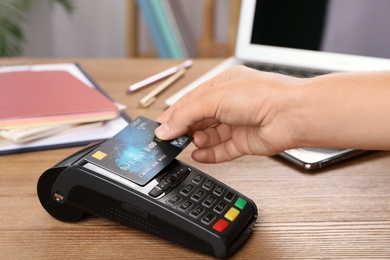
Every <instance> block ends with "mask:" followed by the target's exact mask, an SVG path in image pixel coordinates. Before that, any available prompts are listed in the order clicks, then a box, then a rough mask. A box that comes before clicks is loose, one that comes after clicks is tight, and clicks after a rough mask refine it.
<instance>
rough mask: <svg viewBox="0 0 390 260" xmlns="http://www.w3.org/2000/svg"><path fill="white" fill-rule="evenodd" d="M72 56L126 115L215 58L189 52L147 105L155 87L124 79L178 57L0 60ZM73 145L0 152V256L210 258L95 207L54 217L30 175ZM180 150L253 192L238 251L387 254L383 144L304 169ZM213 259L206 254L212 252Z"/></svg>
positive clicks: (389, 168)
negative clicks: (218, 159)
mask: <svg viewBox="0 0 390 260" xmlns="http://www.w3.org/2000/svg"><path fill="white" fill-rule="evenodd" d="M64 61H65V62H67V61H77V62H79V63H80V65H81V66H82V67H83V68H84V69H85V70H86V71H87V72H88V73H89V74H90V76H91V77H92V78H93V79H94V80H95V81H96V82H97V83H98V84H99V85H100V86H101V87H102V88H103V89H105V90H106V91H107V92H108V93H109V94H110V95H111V97H112V98H114V99H115V100H116V101H117V102H120V103H122V104H125V105H127V106H128V108H127V112H128V114H129V115H130V116H131V117H133V118H134V117H136V116H138V115H144V116H148V117H150V118H152V119H154V118H156V117H157V116H158V115H159V114H160V113H161V112H162V111H163V110H164V109H165V105H164V103H163V101H164V99H165V98H166V97H169V96H170V95H171V94H173V93H174V92H176V91H177V90H178V89H179V88H180V87H183V86H184V85H186V84H187V83H189V82H191V81H192V80H194V79H195V78H197V77H198V76H200V75H201V74H202V73H203V72H206V71H207V70H208V69H210V68H211V67H213V66H215V65H216V64H218V62H220V61H221V60H196V61H195V65H194V67H193V68H191V69H190V70H189V71H188V73H187V74H186V75H185V76H184V77H183V78H182V79H181V80H180V81H178V82H177V83H175V84H174V86H172V87H171V88H169V89H168V90H167V91H166V92H164V93H163V94H162V95H161V96H160V97H159V98H158V100H157V101H156V102H155V103H154V104H152V105H151V106H150V107H149V108H147V109H145V108H140V107H139V106H138V101H139V100H140V99H141V98H142V97H143V96H144V95H145V94H147V93H148V92H149V91H151V90H152V89H153V88H154V87H156V86H157V84H156V85H154V86H150V87H148V88H146V89H143V90H140V91H139V92H135V93H133V94H126V93H125V91H126V88H127V86H128V85H130V84H131V83H134V82H137V81H139V80H141V79H143V78H145V77H147V76H150V75H152V74H154V73H157V72H159V71H162V70H163V69H166V68H168V67H171V66H173V65H176V64H178V63H180V61H174V60H154V59H126V60H99V59H90V60H88V59H86V60H85V59H80V60H36V59H35V60H30V59H17V60H0V65H5V64H20V63H47V62H64ZM78 149H79V147H75V148H67V149H56V150H51V151H40V152H33V153H26V154H19V155H7V156H1V157H0V259H58V258H61V259H76V258H80V259H183V258H191V259H208V258H210V257H208V256H206V255H204V254H201V253H199V252H196V251H193V250H190V249H188V248H185V247H182V246H180V245H177V244H173V243H171V242H168V241H165V240H163V239H160V238H158V237H155V236H153V235H149V234H146V233H143V232H140V231H137V230H135V229H131V228H127V227H124V226H120V225H118V224H116V223H113V222H110V221H107V220H105V219H102V218H98V217H89V218H86V219H84V220H83V221H80V222H78V223H64V222H60V221H58V220H56V219H54V218H52V217H51V216H49V215H48V214H47V213H46V211H45V210H44V209H43V208H42V207H41V205H40V203H39V201H38V198H37V195H36V183H37V180H38V178H39V176H40V175H41V174H42V172H43V171H45V170H46V169H47V168H49V167H51V166H53V165H54V164H56V163H57V162H58V161H60V160H61V159H63V158H64V157H66V156H68V155H70V154H71V153H73V152H75V151H77V150H78ZM193 149H194V147H193V145H190V146H189V147H188V148H187V149H186V150H185V151H184V152H183V153H182V154H180V155H179V157H178V158H179V159H180V160H182V161H184V162H186V163H188V164H190V165H193V166H194V167H196V168H198V169H200V170H202V171H204V172H206V173H208V174H210V175H212V176H214V177H216V178H217V179H219V180H221V181H222V182H224V183H226V184H227V185H230V186H231V187H233V188H235V189H237V190H238V191H240V192H242V193H244V194H245V195H247V196H248V197H250V198H252V199H253V200H254V201H255V203H256V204H257V206H258V209H259V219H258V221H257V223H256V226H255V228H254V232H253V234H252V236H251V237H250V239H249V240H248V242H247V243H246V244H245V245H244V246H243V247H242V248H241V250H239V251H238V252H237V253H236V254H235V255H234V258H236V259H369V258H377V259H388V258H390V247H389V245H390V152H374V153H371V154H368V155H365V156H362V157H359V158H356V159H354V160H351V161H348V162H346V163H342V164H339V165H337V166H334V167H331V168H328V169H326V170H323V171H320V172H315V173H306V172H303V171H301V170H298V169H296V168H294V167H292V166H290V165H289V164H287V163H285V162H284V161H282V160H280V159H279V158H277V157H256V156H247V157H243V158H240V159H238V160H235V161H233V162H228V163H223V164H217V165H213V164H200V163H196V162H194V161H193V160H192V159H191V150H193ZM210 259H211V258H210Z"/></svg>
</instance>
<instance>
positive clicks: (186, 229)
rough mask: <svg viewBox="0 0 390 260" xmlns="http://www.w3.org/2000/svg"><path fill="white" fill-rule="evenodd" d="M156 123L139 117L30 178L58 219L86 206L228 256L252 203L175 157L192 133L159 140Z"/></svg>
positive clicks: (243, 234) (250, 217) (75, 215)
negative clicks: (112, 133)
mask: <svg viewBox="0 0 390 260" xmlns="http://www.w3.org/2000/svg"><path fill="white" fill-rule="evenodd" d="M158 125H159V124H158V123H157V122H155V121H152V120H150V119H147V118H145V117H138V118H136V119H135V120H133V121H132V122H130V123H129V125H128V126H127V127H125V128H124V129H123V130H122V131H120V132H119V133H118V134H117V135H115V136H114V137H112V138H111V139H109V140H107V141H104V142H99V143H95V144H91V145H89V146H87V147H85V148H83V149H82V150H80V151H78V152H76V153H75V154H73V155H71V156H69V157H68V158H66V159H64V160H63V161H61V162H60V163H58V164H57V165H55V166H53V167H52V168H50V169H48V170H46V171H45V172H44V173H43V174H42V175H41V177H40V178H39V180H38V185H37V191H38V197H39V200H40V202H41V204H42V206H43V208H44V209H45V210H46V211H47V212H48V213H49V214H50V215H52V216H53V217H55V218H56V219H59V220H62V221H71V222H73V221H77V220H79V219H80V218H81V217H83V216H84V215H88V214H93V215H97V216H101V217H104V218H107V219H109V220H112V221H115V222H117V223H120V224H123V225H126V226H129V227H135V228H137V229H139V230H142V231H146V232H149V233H152V234H155V235H157V236H160V237H162V238H165V239H168V240H170V241H173V242H176V243H179V244H182V245H185V246H187V247H190V248H193V249H196V250H199V251H202V252H204V253H207V254H210V255H213V256H215V257H218V258H226V257H229V256H231V255H232V254H233V253H234V252H235V251H237V250H238V249H239V247H240V246H241V245H242V244H243V243H244V242H245V241H246V240H247V238H248V237H249V235H250V234H251V232H252V229H253V227H254V224H255V222H256V219H257V215H258V213H257V207H256V205H255V204H254V202H253V201H252V200H251V199H249V198H248V197H246V196H245V195H243V194H241V193H240V192H238V191H236V190H234V189H232V188H230V187H228V186H227V185H225V184H223V183H222V182H220V181H218V180H216V179H215V178H213V177H211V176H209V175H207V174H206V173H204V172H201V171H199V170H197V169H195V168H194V167H192V166H190V165H188V164H185V163H183V162H181V161H179V160H177V159H175V157H176V156H177V155H178V154H179V153H180V152H181V151H182V150H183V149H184V148H185V147H186V146H187V145H188V144H189V143H190V142H191V141H192V138H191V137H190V136H188V135H184V136H182V137H180V138H177V139H175V140H170V141H162V140H159V139H158V138H157V137H156V136H155V135H154V129H155V128H157V127H158Z"/></svg>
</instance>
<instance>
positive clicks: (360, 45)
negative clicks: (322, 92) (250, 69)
mask: <svg viewBox="0 0 390 260" xmlns="http://www.w3.org/2000/svg"><path fill="white" fill-rule="evenodd" d="M388 4H389V3H388V1H387V0H377V1H372V0H353V1H349V0H316V1H313V0H294V1H286V0H257V1H256V0H242V6H241V11H240V21H239V26H238V34H237V41H236V50H235V56H234V57H231V58H228V59H227V60H225V61H224V62H222V63H221V64H219V65H218V66H217V67H215V68H214V69H212V70H211V71H209V72H208V73H206V74H204V75H203V76H201V77H200V78H198V79H197V80H195V81H194V82H192V83H191V84H189V85H188V86H186V87H185V88H183V89H182V90H181V91H179V92H177V93H176V94H175V95H173V96H171V97H170V98H168V99H167V100H166V104H167V105H168V106H170V105H172V104H173V103H175V102H176V101H177V100H178V99H179V98H180V97H181V96H183V95H184V94H185V93H187V92H188V91H190V90H192V89H193V88H195V87H197V86H198V85H199V84H201V83H202V82H204V81H206V80H207V79H209V78H211V77H213V76H215V75H217V74H219V73H220V72H222V71H223V70H225V69H227V68H228V67H230V66H233V65H235V64H244V65H248V66H257V65H259V66H260V67H259V68H258V69H261V70H267V71H275V72H277V71H281V72H283V73H290V74H292V75H294V74H297V75H298V76H315V75H318V74H324V73H328V72H334V71H369V70H390V59H387V58H390V48H389V47H388V46H390V26H387V24H390V11H389V10H390V9H389V8H385V7H386V6H387V7H389V5H388ZM286 5H288V6H286ZM311 19H312V20H311ZM318 32H321V33H318ZM274 38H276V40H275V39H274ZM278 41H279V42H278ZM384 57H385V58H384ZM249 64H250V65H249ZM306 70H308V72H305V71H306ZM301 71H303V72H301ZM362 152H363V151H356V150H345V149H293V150H288V151H285V152H283V153H282V154H280V156H281V157H283V158H285V159H287V160H289V161H290V162H293V163H295V164H297V165H299V166H301V167H303V168H305V169H317V168H321V167H324V166H326V165H330V164H333V163H335V162H338V161H341V160H344V159H346V158H350V157H352V156H355V155H357V154H360V153H362Z"/></svg>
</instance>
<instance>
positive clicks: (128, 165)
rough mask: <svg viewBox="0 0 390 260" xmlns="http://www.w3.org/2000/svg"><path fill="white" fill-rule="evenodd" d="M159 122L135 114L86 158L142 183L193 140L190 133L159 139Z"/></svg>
mask: <svg viewBox="0 0 390 260" xmlns="http://www.w3.org/2000/svg"><path fill="white" fill-rule="evenodd" d="M159 125H160V124H159V123H158V122H155V121H153V120H150V119H148V118H146V117H142V116H140V117H137V118H136V119H134V120H133V121H132V122H130V123H129V125H128V126H127V127H125V128H124V129H123V130H122V131H120V132H119V133H118V134H116V135H115V136H114V137H112V138H111V139H109V140H107V141H106V142H104V143H103V144H101V145H100V146H99V147H98V148H96V149H95V150H94V151H93V152H91V153H90V154H88V155H87V156H86V157H85V159H86V160H87V161H89V162H91V163H93V164H95V165H97V166H100V167H102V168H104V169H106V170H108V171H111V172H113V173H115V174H118V175H120V176H122V177H124V178H126V179H129V180H130V181H132V182H135V183H137V184H139V185H145V184H147V183H148V182H149V181H150V180H151V179H153V177H154V176H156V175H157V174H158V173H159V172H160V171H161V170H162V169H164V168H165V167H166V166H167V165H168V164H169V163H170V162H172V161H173V160H174V159H175V158H176V156H177V155H178V154H179V153H180V152H181V151H182V150H183V149H184V148H185V147H187V145H188V144H189V143H190V142H191V141H192V137H191V136H189V135H183V136H181V137H179V138H177V139H174V140H170V141H162V140H160V139H158V138H157V137H156V136H155V134H154V130H155V129H156V128H157V127H158V126H159Z"/></svg>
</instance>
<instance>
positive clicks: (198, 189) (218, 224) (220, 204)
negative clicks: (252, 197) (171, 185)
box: [166, 174, 247, 232]
mask: <svg viewBox="0 0 390 260" xmlns="http://www.w3.org/2000/svg"><path fill="white" fill-rule="evenodd" d="M166 203H167V204H168V205H169V206H171V207H174V208H177V209H178V210H179V211H180V212H183V213H185V214H187V215H188V216H190V217H191V218H193V219H194V220H199V221H200V222H201V223H202V224H204V225H207V226H210V227H211V228H212V229H213V230H215V231H217V232H223V231H225V230H226V229H227V228H228V227H229V226H230V225H232V223H234V221H236V220H237V218H238V216H239V215H240V213H241V211H242V210H244V208H245V206H246V204H247V201H246V200H245V199H244V198H241V197H240V196H238V195H237V194H236V193H235V192H233V191H231V190H229V188H227V187H226V186H223V185H221V184H219V183H215V181H213V180H211V179H208V178H206V177H205V176H204V175H201V174H195V176H193V177H191V180H190V183H188V184H186V185H185V186H184V187H182V188H181V189H180V194H176V195H174V196H173V197H171V198H170V199H169V200H167V202H166Z"/></svg>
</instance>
